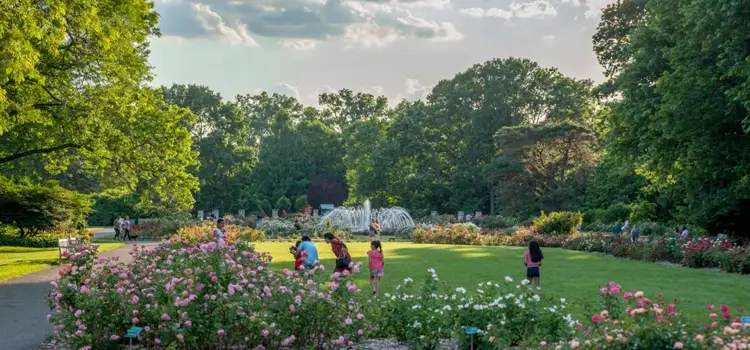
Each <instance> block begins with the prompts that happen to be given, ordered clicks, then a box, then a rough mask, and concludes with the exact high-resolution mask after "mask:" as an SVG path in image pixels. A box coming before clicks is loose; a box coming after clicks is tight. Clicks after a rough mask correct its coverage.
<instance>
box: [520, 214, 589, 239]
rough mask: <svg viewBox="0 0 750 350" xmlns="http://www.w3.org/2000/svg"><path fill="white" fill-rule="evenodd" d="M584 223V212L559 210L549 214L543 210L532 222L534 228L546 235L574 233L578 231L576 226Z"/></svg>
mask: <svg viewBox="0 0 750 350" xmlns="http://www.w3.org/2000/svg"><path fill="white" fill-rule="evenodd" d="M581 223H583V214H582V213H576V212H570V211H559V212H552V213H549V215H547V214H545V213H544V212H542V214H541V215H539V216H538V217H536V218H535V219H534V221H533V223H532V225H533V229H534V230H535V231H536V232H539V233H541V234H544V235H573V234H575V233H576V226H578V225H580V224H581Z"/></svg>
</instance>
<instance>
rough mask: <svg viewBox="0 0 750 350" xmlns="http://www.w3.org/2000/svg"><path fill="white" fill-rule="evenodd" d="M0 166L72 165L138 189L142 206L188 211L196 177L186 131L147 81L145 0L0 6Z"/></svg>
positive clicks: (152, 22)
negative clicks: (191, 170)
mask: <svg viewBox="0 0 750 350" xmlns="http://www.w3.org/2000/svg"><path fill="white" fill-rule="evenodd" d="M0 13H2V16H0V166H2V167H3V169H4V171H5V170H8V169H11V170H17V169H19V168H28V169H37V170H38V169H40V168H41V167H44V171H45V172H46V173H48V174H49V175H51V176H53V175H56V174H59V173H62V172H66V171H69V170H70V166H71V165H73V166H74V167H75V169H76V171H77V172H78V173H80V174H88V175H91V176H95V177H97V178H98V180H99V181H100V182H101V183H102V185H103V186H105V187H126V188H128V189H130V190H132V191H137V192H138V193H139V194H141V195H142V198H141V199H142V201H143V205H144V206H145V207H160V206H162V205H164V206H169V207H173V208H179V209H186V208H190V206H191V205H192V202H193V201H192V197H191V195H190V191H191V190H193V189H195V187H196V186H195V185H196V179H195V178H194V177H193V176H191V175H189V174H187V173H186V172H185V169H186V167H188V166H190V165H192V164H194V163H195V157H194V154H192V153H191V150H190V143H191V142H190V135H189V133H188V132H187V130H186V129H185V128H184V125H185V124H186V123H190V122H191V120H192V118H193V116H192V114H191V113H190V112H189V111H186V110H184V109H181V108H177V107H174V106H170V105H168V104H166V103H164V101H163V100H162V99H161V95H160V94H159V92H158V91H155V90H153V89H151V88H148V87H145V83H147V82H148V81H149V79H150V70H149V64H148V61H147V58H148V57H147V56H148V39H149V38H150V37H152V36H154V35H158V29H157V27H156V24H157V14H156V12H154V11H153V4H152V3H151V2H149V1H146V0H125V1H107V0H103V1H79V0H67V1H58V2H52V3H50V2H43V1H15V2H7V1H5V2H3V3H2V4H0Z"/></svg>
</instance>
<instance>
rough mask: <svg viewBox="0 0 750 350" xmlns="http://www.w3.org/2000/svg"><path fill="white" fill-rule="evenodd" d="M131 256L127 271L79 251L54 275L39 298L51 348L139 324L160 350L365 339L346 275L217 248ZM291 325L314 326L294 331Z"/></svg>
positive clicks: (179, 247)
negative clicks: (285, 268)
mask: <svg viewBox="0 0 750 350" xmlns="http://www.w3.org/2000/svg"><path fill="white" fill-rule="evenodd" d="M132 254H133V262H132V263H130V264H128V265H125V264H123V263H121V262H119V261H118V259H101V260H99V261H97V260H95V258H94V257H95V255H93V254H89V255H87V256H88V257H89V258H90V259H77V260H75V261H74V262H73V265H71V266H69V267H67V268H65V269H63V272H62V273H61V276H60V279H59V280H58V281H55V282H52V291H51V293H50V296H49V300H50V304H51V307H52V312H51V313H50V315H49V316H48V319H49V321H50V322H51V323H52V324H53V325H54V326H55V331H54V334H55V336H56V339H57V341H59V342H61V343H64V344H67V345H70V346H71V347H73V348H76V349H78V348H85V347H87V346H88V347H92V348H106V347H108V346H109V344H110V343H111V342H114V341H117V340H119V339H120V338H121V337H122V336H123V335H124V334H125V332H126V331H127V329H128V328H129V326H130V325H137V326H139V327H143V332H142V333H141V335H140V338H141V341H142V342H144V343H147V344H155V345H158V346H161V347H168V346H170V344H184V345H180V347H184V346H187V347H191V348H208V347H212V346H215V345H216V344H224V345H226V347H229V348H232V347H248V346H249V347H250V348H259V349H260V348H270V349H272V348H279V347H290V346H292V345H294V346H295V347H297V346H300V347H303V348H310V347H312V348H320V347H331V346H334V347H347V346H350V345H351V344H353V343H354V342H356V341H358V340H361V339H363V338H364V337H365V336H366V332H365V331H364V330H365V329H368V328H367V327H366V323H365V312H364V309H363V308H362V306H360V305H359V299H358V298H357V297H356V296H357V294H358V293H360V290H359V288H357V287H356V284H354V283H353V282H352V281H351V279H350V277H351V276H350V274H334V275H330V276H328V275H326V276H324V275H323V270H324V267H322V265H321V266H320V267H316V268H314V269H311V270H305V271H303V272H300V273H291V274H289V273H283V274H277V273H274V272H272V271H271V270H270V269H268V265H269V263H270V261H271V257H270V255H267V254H264V253H260V252H256V251H254V250H253V249H252V247H251V246H247V245H240V244H238V245H227V244H225V243H221V242H219V243H216V242H209V243H200V244H196V245H184V244H183V243H181V242H172V243H165V244H163V245H161V246H159V247H157V248H155V249H153V250H146V249H145V248H141V247H136V248H135V251H134V252H133V253H132ZM323 281H327V283H328V285H327V288H325V287H321V285H322V282H323ZM343 286H345V288H344V287H343ZM300 323H304V324H314V325H316V327H311V328H305V331H304V332H300V331H299V330H300V328H299V327H297V326H296V325H297V324H300ZM217 325H220V327H217ZM331 330H336V331H337V333H338V334H336V335H335V336H334V335H330V336H329V334H330V331H331ZM206 334H212V335H213V336H208V337H207V336H205V335H206Z"/></svg>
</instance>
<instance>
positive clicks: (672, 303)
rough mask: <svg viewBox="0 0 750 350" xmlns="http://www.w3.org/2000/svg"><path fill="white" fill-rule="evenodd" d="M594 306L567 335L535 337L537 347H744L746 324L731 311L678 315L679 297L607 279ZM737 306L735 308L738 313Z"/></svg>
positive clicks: (746, 343)
mask: <svg viewBox="0 0 750 350" xmlns="http://www.w3.org/2000/svg"><path fill="white" fill-rule="evenodd" d="M600 295H601V302H600V304H599V305H600V308H599V309H598V310H596V311H595V312H593V313H591V314H590V315H589V317H588V320H589V321H587V324H585V325H582V326H581V327H580V329H579V332H578V334H576V336H575V337H574V338H573V339H569V340H567V341H563V342H551V341H548V340H545V341H541V342H539V343H538V344H537V348H542V349H544V348H549V349H622V350H625V349H627V350H640V349H643V350H647V349H748V348H750V335H748V333H742V329H743V328H744V329H745V330H750V325H749V324H745V325H742V324H740V318H739V317H737V316H736V315H733V314H732V312H733V310H732V309H731V308H730V307H729V306H727V305H722V306H720V307H718V308H717V307H715V306H714V305H708V307H707V309H708V313H709V314H708V315H707V317H706V319H705V322H703V323H701V324H695V323H693V322H686V321H684V320H682V319H680V314H679V310H678V304H679V300H677V299H675V300H669V301H667V300H664V299H663V296H662V295H661V294H659V295H658V296H657V297H654V298H653V299H650V298H649V297H648V296H646V295H645V293H643V292H640V291H633V292H625V291H623V290H622V289H621V287H620V286H619V285H617V284H616V283H614V282H609V283H608V284H607V286H604V287H602V288H601V289H600ZM742 311H743V310H742V308H741V307H740V308H737V309H736V312H738V313H739V312H742Z"/></svg>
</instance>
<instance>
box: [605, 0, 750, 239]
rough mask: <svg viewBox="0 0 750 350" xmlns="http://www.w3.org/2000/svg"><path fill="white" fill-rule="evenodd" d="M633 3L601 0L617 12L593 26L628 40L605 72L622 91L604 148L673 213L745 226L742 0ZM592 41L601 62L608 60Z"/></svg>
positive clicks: (749, 108) (748, 86)
mask: <svg viewBox="0 0 750 350" xmlns="http://www.w3.org/2000/svg"><path fill="white" fill-rule="evenodd" d="M633 2H634V1H622V2H618V3H616V4H614V5H612V6H610V7H608V8H607V10H605V13H610V14H612V15H613V16H615V17H616V16H620V17H621V19H619V20H613V21H611V23H610V24H607V26H604V27H600V28H599V31H598V33H599V34H601V35H599V36H598V37H599V38H602V37H607V36H609V34H606V33H607V32H613V31H614V32H619V33H626V34H625V35H622V37H623V38H627V40H621V41H620V42H619V43H617V45H619V46H620V47H621V48H619V49H616V50H615V51H616V52H624V53H625V56H626V57H618V58H617V60H618V61H619V62H620V63H618V65H617V67H618V69H617V70H616V72H615V73H614V74H613V78H614V86H613V88H614V90H615V91H616V92H618V95H620V96H621V99H620V100H617V101H616V102H614V104H613V106H612V113H611V117H610V119H609V128H610V132H609V134H608V137H609V139H610V144H609V147H608V148H609V149H610V150H611V151H612V152H613V153H615V154H616V155H618V156H619V157H621V158H623V159H626V160H627V161H629V162H631V163H632V164H634V165H635V167H636V168H638V169H639V172H640V173H642V174H644V175H645V176H646V177H647V179H648V181H649V184H650V185H649V187H650V188H653V189H654V190H656V191H658V192H659V197H660V198H661V200H662V201H663V202H664V203H663V204H665V205H666V206H667V207H668V208H670V210H669V213H670V216H673V217H674V218H675V219H676V220H677V221H681V222H691V223H696V224H699V225H702V226H705V227H708V228H709V229H711V230H712V231H723V230H725V229H728V230H732V231H742V232H747V229H748V228H750V220H748V219H747V218H748V217H750V186H749V185H748V181H749V180H750V178H749V177H748V174H749V173H750V158H749V157H750V137H748V135H747V134H746V133H744V132H743V123H745V125H747V124H746V123H747V121H748V115H750V113H749V112H750V103H748V101H750V60H748V55H749V54H750V45H749V44H748V38H747V33H748V32H750V21H748V20H747V19H748V13H750V3H747V2H743V1H733V0H711V1H708V0H683V1H677V0H659V1H653V0H649V1H646V3H645V6H643V10H640V7H639V6H633V4H632V3H633ZM629 3H631V4H629ZM626 6H627V7H626ZM639 11H641V12H639ZM639 13H641V14H640V15H639ZM639 16H642V19H638V20H634V19H637V18H641V17H639ZM595 39H597V37H595ZM601 47H603V45H601V43H595V48H597V54H598V55H599V57H600V61H605V62H606V61H610V62H611V61H612V60H613V58H612V57H610V56H611V55H610V54H609V53H607V51H605V50H602V49H600V48H601Z"/></svg>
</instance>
